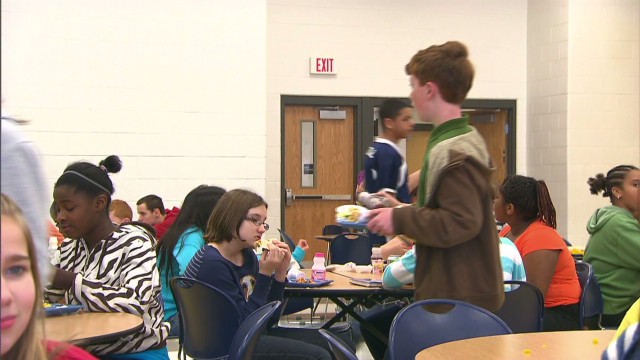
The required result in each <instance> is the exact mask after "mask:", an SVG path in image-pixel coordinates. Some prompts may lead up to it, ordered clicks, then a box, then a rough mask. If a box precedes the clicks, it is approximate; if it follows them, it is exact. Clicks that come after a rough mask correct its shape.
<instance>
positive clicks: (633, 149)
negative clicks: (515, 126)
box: [527, 0, 640, 245]
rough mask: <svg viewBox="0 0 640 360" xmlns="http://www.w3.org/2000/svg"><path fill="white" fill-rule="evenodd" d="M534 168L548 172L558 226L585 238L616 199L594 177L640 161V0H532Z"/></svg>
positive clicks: (580, 241)
mask: <svg viewBox="0 0 640 360" xmlns="http://www.w3.org/2000/svg"><path fill="white" fill-rule="evenodd" d="M528 19H529V29H528V38H529V40H528V47H529V53H528V93H527V95H528V98H529V104H530V106H529V108H528V115H529V118H528V127H527V131H528V140H529V142H528V144H527V148H528V157H527V171H528V175H530V176H533V177H536V178H542V179H545V180H546V182H547V184H548V185H549V190H550V193H551V196H552V199H553V202H554V204H555V206H556V211H557V213H558V230H559V231H560V233H561V234H563V235H564V236H565V237H567V238H568V239H569V240H570V241H571V242H572V243H574V244H576V245H585V244H586V242H587V240H588V234H587V232H586V230H585V226H586V223H587V221H588V219H589V217H590V216H591V214H592V213H593V212H594V211H595V209H597V208H598V207H601V206H605V205H608V203H609V202H608V200H607V199H604V198H602V197H596V196H593V195H591V194H590V193H589V188H588V185H587V179H588V178H589V177H592V176H595V175H596V173H599V172H602V173H605V174H606V172H607V171H608V170H609V169H610V168H612V167H614V166H616V165H618V164H632V165H636V166H638V164H639V163H640V157H639V153H640V137H639V136H638V134H639V133H640V107H639V102H638V99H639V98H640V90H639V87H640V76H639V74H640V67H639V64H640V55H639V54H640V50H639V49H640V2H638V1H636V0H607V1H603V0H539V1H529V3H528Z"/></svg>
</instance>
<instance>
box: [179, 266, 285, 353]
mask: <svg viewBox="0 0 640 360" xmlns="http://www.w3.org/2000/svg"><path fill="white" fill-rule="evenodd" d="M170 285H171V291H172V292H173V297H174V298H175V300H176V305H177V307H178V314H179V316H180V326H181V328H180V337H179V342H180V348H179V350H178V358H180V357H181V356H182V358H186V355H188V356H189V357H191V358H194V359H213V358H226V357H228V356H229V355H230V354H231V359H242V358H245V359H249V358H251V357H252V356H253V349H254V348H255V344H256V342H257V341H258V339H257V337H259V336H260V335H261V334H262V332H263V330H264V328H265V327H266V322H267V321H268V320H269V319H270V318H271V315H273V313H274V312H275V311H276V309H277V307H278V306H279V305H280V302H279V301H278V302H272V303H269V304H266V305H264V306H263V307H261V308H260V309H258V310H256V311H255V312H254V313H253V314H251V315H249V316H248V317H247V319H246V320H245V321H244V322H243V323H242V324H241V322H240V319H241V318H242V316H241V314H240V310H239V309H238V308H237V306H236V304H235V303H234V302H233V300H232V299H231V298H230V297H229V296H228V295H227V294H225V293H224V292H222V291H221V290H219V289H217V288H215V287H213V286H211V285H209V284H206V283H204V282H202V281H199V280H196V279H190V278H186V277H174V278H172V279H171V281H170ZM267 313H268V314H269V316H266V315H265V314H267ZM254 327H255V328H254ZM236 337H238V339H236ZM232 344H234V345H232ZM232 346H236V347H238V346H246V347H249V349H245V350H244V352H242V353H241V356H242V357H238V356H237V354H236V353H237V352H238V350H237V349H236V348H233V347H232ZM232 349H233V350H232ZM232 351H234V352H232ZM247 351H250V352H249V353H248V352H247Z"/></svg>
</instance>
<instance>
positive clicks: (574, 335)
mask: <svg viewBox="0 0 640 360" xmlns="http://www.w3.org/2000/svg"><path fill="white" fill-rule="evenodd" d="M614 334H615V330H576V331H557V332H535V333H521V334H510V335H497V336H485V337H479V338H473V339H465V340H458V341H452V342H448V343H444V344H440V345H436V346H432V347H430V348H427V349H425V350H422V351H420V352H419V353H418V355H417V356H416V360H427V359H429V360H453V359H467V360H475V359H478V360H480V359H482V360H484V359H496V360H503V359H504V360H506V359H509V360H511V359H524V360H534V359H554V360H563V359H567V360H569V359H571V360H573V359H580V360H590V359H593V360H595V359H600V356H601V355H602V352H603V351H604V350H605V349H606V348H607V346H608V345H609V342H611V339H613V335H614Z"/></svg>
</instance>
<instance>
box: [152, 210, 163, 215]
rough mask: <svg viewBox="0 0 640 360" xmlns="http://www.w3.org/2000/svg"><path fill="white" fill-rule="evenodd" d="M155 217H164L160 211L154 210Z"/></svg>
mask: <svg viewBox="0 0 640 360" xmlns="http://www.w3.org/2000/svg"><path fill="white" fill-rule="evenodd" d="M153 215H155V216H162V213H161V212H160V209H153Z"/></svg>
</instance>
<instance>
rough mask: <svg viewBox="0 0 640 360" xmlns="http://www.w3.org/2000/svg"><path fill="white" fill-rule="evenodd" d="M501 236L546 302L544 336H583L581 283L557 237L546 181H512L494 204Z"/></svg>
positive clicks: (522, 178)
mask: <svg viewBox="0 0 640 360" xmlns="http://www.w3.org/2000/svg"><path fill="white" fill-rule="evenodd" d="M493 211H494V213H495V217H496V220H498V221H501V222H506V223H507V224H508V225H505V227H504V228H502V231H500V236H505V237H507V238H509V239H510V240H511V241H513V242H514V243H515V244H516V247H517V248H518V251H520V254H521V255H522V260H523V262H524V268H525V271H526V273H527V282H529V283H532V284H533V285H535V286H536V287H537V288H538V289H540V292H542V296H543V297H544V319H543V330H544V331H564V330H579V329H580V319H579V313H580V308H579V302H580V294H581V289H580V282H579V281H578V275H577V274H576V267H575V263H574V260H573V258H572V257H571V253H570V252H569V249H568V248H567V245H566V244H565V242H564V240H563V239H562V236H560V234H559V233H558V232H557V231H556V210H555V207H554V206H553V202H552V201H551V196H550V195H549V190H548V189H547V185H546V184H545V182H544V181H543V180H536V179H534V178H532V177H528V176H521V175H512V176H507V178H506V179H505V180H504V182H503V183H502V185H500V188H499V189H498V192H497V194H496V199H495V201H494V204H493Z"/></svg>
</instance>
